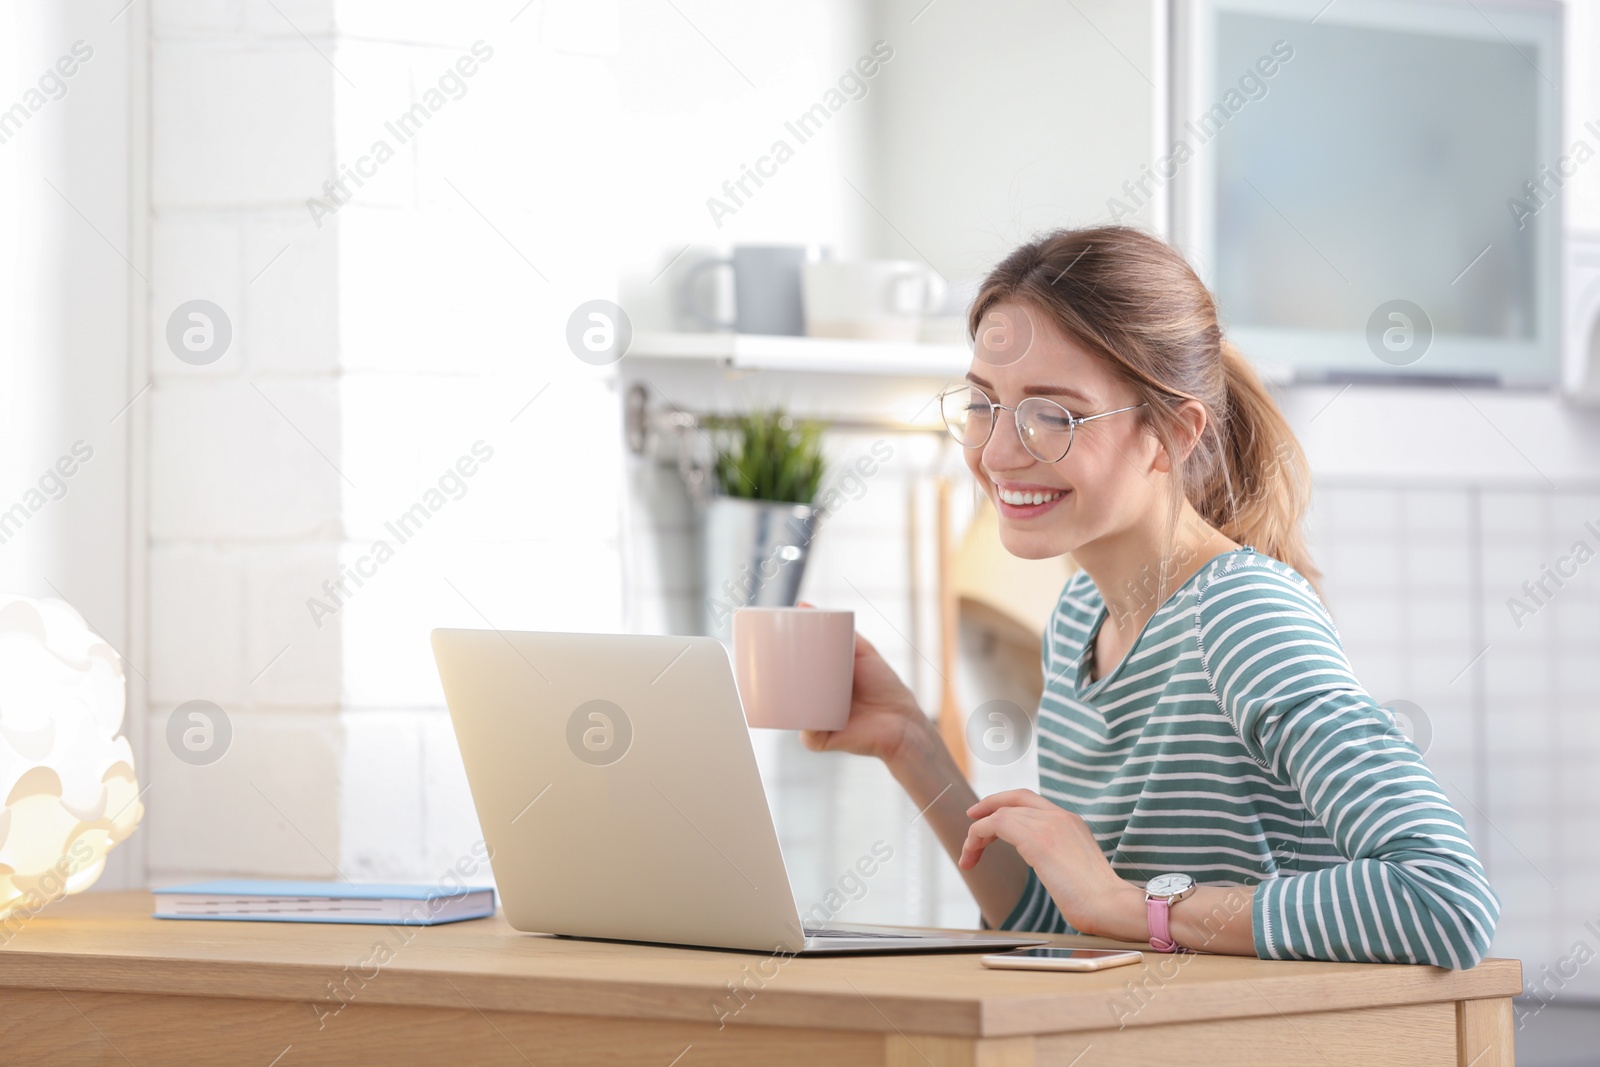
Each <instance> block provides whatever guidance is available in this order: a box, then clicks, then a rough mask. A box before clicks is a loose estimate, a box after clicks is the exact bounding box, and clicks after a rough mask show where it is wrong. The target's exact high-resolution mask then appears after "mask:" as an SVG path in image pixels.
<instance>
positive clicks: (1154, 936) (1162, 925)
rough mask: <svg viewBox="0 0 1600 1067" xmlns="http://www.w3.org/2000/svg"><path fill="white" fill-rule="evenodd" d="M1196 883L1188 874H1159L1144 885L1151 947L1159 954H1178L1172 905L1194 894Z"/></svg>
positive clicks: (1145, 909) (1178, 947) (1178, 948)
mask: <svg viewBox="0 0 1600 1067" xmlns="http://www.w3.org/2000/svg"><path fill="white" fill-rule="evenodd" d="M1194 890H1195V882H1194V879H1193V878H1190V877H1189V876H1188V875H1187V874H1158V875H1156V876H1155V877H1154V878H1152V879H1150V880H1149V881H1148V882H1146V883H1145V884H1144V911H1145V916H1146V917H1147V918H1148V919H1149V920H1150V947H1151V948H1153V949H1155V950H1156V951H1157V952H1177V951H1179V950H1180V946H1179V944H1178V943H1177V942H1176V941H1174V940H1172V925H1171V916H1170V914H1169V913H1170V912H1171V910H1172V905H1174V904H1176V903H1177V902H1178V901H1180V900H1182V899H1183V898H1184V897H1186V896H1188V895H1189V894H1191V893H1193V892H1194Z"/></svg>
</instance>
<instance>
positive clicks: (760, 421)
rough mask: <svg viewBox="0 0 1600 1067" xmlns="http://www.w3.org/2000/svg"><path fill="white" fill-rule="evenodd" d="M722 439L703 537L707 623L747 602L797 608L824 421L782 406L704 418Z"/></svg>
mask: <svg viewBox="0 0 1600 1067" xmlns="http://www.w3.org/2000/svg"><path fill="white" fill-rule="evenodd" d="M706 425H707V427H708V429H709V431H710V433H711V434H712V435H713V439H714V440H715V442H716V444H717V454H716V459H715V461H714V462H713V464H712V471H711V474H712V477H711V479H710V481H711V490H712V491H711V494H710V496H709V498H708V499H707V500H706V501H705V510H704V515H703V524H702V529H701V538H700V562H701V583H702V584H701V589H702V592H703V594H704V595H703V600H702V603H703V605H704V628H705V632H706V633H707V634H710V635H712V636H715V637H718V638H720V639H721V640H723V641H728V640H730V639H731V633H732V618H733V612H734V611H735V610H736V609H738V608H742V607H792V606H794V604H795V602H796V600H797V598H798V597H799V594H800V579H801V578H802V576H803V575H804V573H805V566H806V560H807V558H808V554H809V552H810V548H811V541H812V538H813V537H814V536H815V533H816V530H817V527H818V526H819V524H820V521H821V519H822V514H823V509H822V508H820V507H816V506H815V505H814V503H813V502H814V501H815V500H816V496H817V490H818V488H819V487H820V486H821V484H822V475H823V468H824V463H823V458H822V432H823V426H822V425H821V424H820V423H817V422H812V421H803V422H800V423H798V424H797V423H796V422H795V420H794V419H792V418H791V417H790V416H789V415H787V414H786V413H785V412H784V411H783V409H782V408H772V409H768V410H763V411H752V412H749V413H747V414H742V415H735V416H730V417H718V418H714V419H708V420H706Z"/></svg>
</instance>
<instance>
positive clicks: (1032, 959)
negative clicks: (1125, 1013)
mask: <svg viewBox="0 0 1600 1067" xmlns="http://www.w3.org/2000/svg"><path fill="white" fill-rule="evenodd" d="M1142 959H1144V954H1143V953H1142V952H1135V951H1133V950H1131V949H1123V948H1050V947H1044V948H1019V949H1015V950H1013V951H1011V952H1001V953H997V954H994V955H989V956H984V957H983V965H984V966H985V967H1014V968H1017V969H1019V970H1024V971H1099V970H1104V969H1105V968H1107V967H1126V966H1127V965H1128V964H1130V963H1138V962H1139V961H1140V960H1142Z"/></svg>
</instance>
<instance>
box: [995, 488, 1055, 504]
mask: <svg viewBox="0 0 1600 1067" xmlns="http://www.w3.org/2000/svg"><path fill="white" fill-rule="evenodd" d="M997 488H998V487H997ZM999 493H1000V499H1001V500H1004V501H1005V502H1006V503H1007V504H1019V505H1021V504H1045V503H1048V502H1050V501H1052V500H1054V499H1055V498H1056V497H1058V496H1065V495H1066V492H1065V490H1057V491H1056V492H1051V493H1041V492H1032V493H1017V492H1013V491H1012V490H1010V489H999Z"/></svg>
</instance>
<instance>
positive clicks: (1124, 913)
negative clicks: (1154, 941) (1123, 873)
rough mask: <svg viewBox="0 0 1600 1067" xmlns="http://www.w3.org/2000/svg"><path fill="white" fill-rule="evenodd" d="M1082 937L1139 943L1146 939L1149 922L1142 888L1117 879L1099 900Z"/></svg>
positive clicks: (1148, 932)
mask: <svg viewBox="0 0 1600 1067" xmlns="http://www.w3.org/2000/svg"><path fill="white" fill-rule="evenodd" d="M1089 925H1090V926H1091V927H1092V929H1087V930H1084V931H1083V932H1084V933H1086V934H1093V935H1094V936H1096V937H1109V938H1111V939H1112V940H1114V941H1130V942H1133V943H1135V944H1143V943H1145V942H1148V941H1149V940H1150V919H1149V912H1148V911H1147V910H1146V906H1145V897H1144V888H1143V887H1142V886H1137V885H1135V884H1134V883H1132V882H1125V881H1123V880H1122V879H1120V878H1119V879H1117V884H1116V886H1115V887H1114V888H1113V889H1112V890H1111V891H1110V892H1108V893H1106V894H1104V895H1103V896H1102V897H1101V906H1100V908H1099V909H1098V913H1097V914H1096V915H1095V916H1094V919H1093V921H1092V922H1091V923H1090V924H1089Z"/></svg>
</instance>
